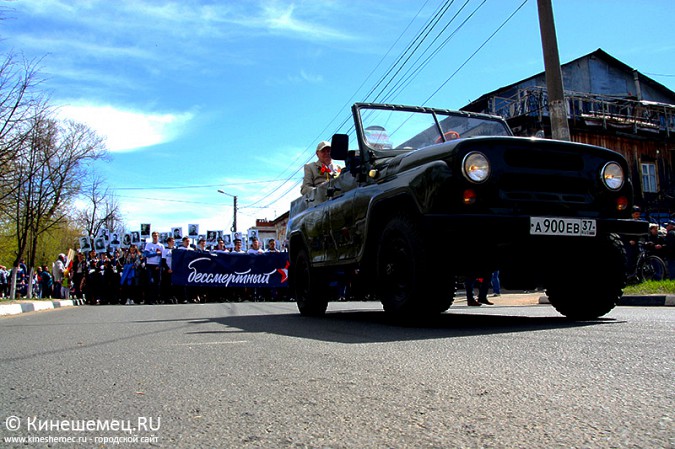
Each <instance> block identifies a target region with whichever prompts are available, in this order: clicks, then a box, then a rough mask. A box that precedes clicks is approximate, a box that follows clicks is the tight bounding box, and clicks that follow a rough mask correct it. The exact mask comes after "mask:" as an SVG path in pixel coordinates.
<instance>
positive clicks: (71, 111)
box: [59, 104, 194, 152]
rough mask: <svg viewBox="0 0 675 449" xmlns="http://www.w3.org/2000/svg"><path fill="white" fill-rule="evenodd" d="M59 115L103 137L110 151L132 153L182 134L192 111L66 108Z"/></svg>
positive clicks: (192, 115) (109, 107)
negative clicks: (153, 111)
mask: <svg viewBox="0 0 675 449" xmlns="http://www.w3.org/2000/svg"><path fill="white" fill-rule="evenodd" d="M59 115H60V116H61V117H62V118H68V119H72V120H75V121H77V122H81V123H84V124H86V125H87V126H89V127H90V128H92V129H93V130H95V131H96V132H97V133H98V134H99V135H100V136H102V137H105V138H106V144H107V147H108V150H110V151H112V152H123V151H133V150H136V149H139V148H143V147H147V146H151V145H158V144H161V143H165V142H169V141H171V140H173V139H175V138H176V137H177V136H178V135H180V134H181V131H182V130H184V129H185V126H186V125H187V124H188V123H189V122H190V121H191V120H192V118H193V117H194V114H193V113H192V112H183V113H179V114H176V113H160V114H157V113H146V112H139V111H130V110H123V109H117V108H114V107H112V106H97V105H86V104H83V105H66V106H62V107H60V108H59Z"/></svg>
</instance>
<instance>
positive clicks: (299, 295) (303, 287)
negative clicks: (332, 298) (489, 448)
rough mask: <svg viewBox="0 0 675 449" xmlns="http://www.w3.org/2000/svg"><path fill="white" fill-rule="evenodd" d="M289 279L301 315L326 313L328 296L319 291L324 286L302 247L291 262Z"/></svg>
mask: <svg viewBox="0 0 675 449" xmlns="http://www.w3.org/2000/svg"><path fill="white" fill-rule="evenodd" d="M289 279H290V280H291V282H292V288H293V293H294V294H295V301H296V303H297V304H298V310H299V311H300V314H301V315H304V316H321V315H323V314H325V313H326V309H327V308H328V297H327V296H326V294H325V293H321V292H322V289H323V288H324V287H325V286H323V285H321V280H320V277H319V276H318V275H317V273H316V271H315V270H313V269H312V266H311V264H310V262H309V256H308V255H307V251H306V250H305V249H304V248H303V249H301V250H300V251H298V253H297V254H296V256H295V259H294V260H293V263H292V264H291V274H290V276H289Z"/></svg>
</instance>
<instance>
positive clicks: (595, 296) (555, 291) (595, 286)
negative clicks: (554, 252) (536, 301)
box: [546, 234, 626, 321]
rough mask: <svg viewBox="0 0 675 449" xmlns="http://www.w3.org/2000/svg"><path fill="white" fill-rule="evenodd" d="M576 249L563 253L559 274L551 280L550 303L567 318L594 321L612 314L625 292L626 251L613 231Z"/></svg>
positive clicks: (549, 289)
mask: <svg viewBox="0 0 675 449" xmlns="http://www.w3.org/2000/svg"><path fill="white" fill-rule="evenodd" d="M575 248H576V250H575ZM575 248H572V250H571V251H568V253H567V255H566V256H565V255H560V261H561V264H559V265H558V270H557V271H558V273H559V276H558V278H557V279H554V280H551V281H550V282H549V285H548V286H547V290H546V294H547V296H548V299H549V301H550V302H551V305H553V307H555V309H556V310H557V311H558V312H560V313H561V314H562V315H564V316H566V317H567V318H569V319H572V320H577V321H585V320H594V319H597V318H599V317H601V316H603V315H605V314H607V313H609V312H610V311H611V310H612V309H613V308H614V307H615V306H616V304H617V303H618V301H619V299H620V298H621V295H622V294H623V288H624V287H625V286H626V251H625V249H624V246H623V243H622V242H621V239H620V238H619V236H618V235H614V234H611V235H609V236H607V237H605V238H599V240H598V241H596V242H594V243H592V244H590V245H588V246H582V247H580V248H579V247H575ZM584 248H585V249H586V250H585V251H582V249H584ZM589 274H590V275H591V276H589Z"/></svg>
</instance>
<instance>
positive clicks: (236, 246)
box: [232, 239, 246, 253]
mask: <svg viewBox="0 0 675 449" xmlns="http://www.w3.org/2000/svg"><path fill="white" fill-rule="evenodd" d="M232 252H233V253H245V252H246V251H244V250H243V249H241V239H234V248H232Z"/></svg>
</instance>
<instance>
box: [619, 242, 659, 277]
mask: <svg viewBox="0 0 675 449" xmlns="http://www.w3.org/2000/svg"><path fill="white" fill-rule="evenodd" d="M638 249H639V253H638V257H637V260H636V261H635V271H634V272H633V273H632V274H630V275H629V276H628V282H629V283H630V284H639V283H641V282H644V281H662V280H664V279H667V278H668V276H667V274H668V270H667V268H666V263H665V262H664V261H663V259H661V258H660V257H659V256H656V255H654V254H649V253H647V251H646V250H645V244H644V243H643V242H638Z"/></svg>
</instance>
